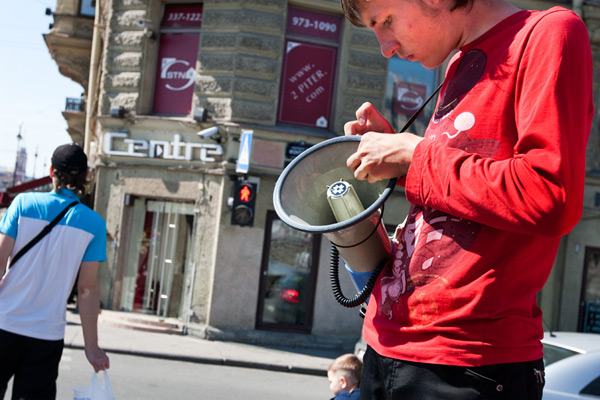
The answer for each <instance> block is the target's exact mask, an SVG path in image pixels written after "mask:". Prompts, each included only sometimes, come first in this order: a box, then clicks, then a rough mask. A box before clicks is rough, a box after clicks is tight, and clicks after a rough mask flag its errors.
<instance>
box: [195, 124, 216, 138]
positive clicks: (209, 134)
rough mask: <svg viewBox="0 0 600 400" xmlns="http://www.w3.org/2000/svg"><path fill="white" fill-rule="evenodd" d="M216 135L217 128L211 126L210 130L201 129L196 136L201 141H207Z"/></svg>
mask: <svg viewBox="0 0 600 400" xmlns="http://www.w3.org/2000/svg"><path fill="white" fill-rule="evenodd" d="M217 133H219V128H218V127H217V126H213V127H211V128H206V129H202V130H201V131H199V132H198V136H200V137H201V138H203V139H208V138H210V137H212V136H213V135H215V134H217Z"/></svg>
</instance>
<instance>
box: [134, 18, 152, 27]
mask: <svg viewBox="0 0 600 400" xmlns="http://www.w3.org/2000/svg"><path fill="white" fill-rule="evenodd" d="M135 24H136V25H137V26H138V27H140V28H150V27H151V26H152V21H150V20H147V19H140V20H137V21H136V23H135Z"/></svg>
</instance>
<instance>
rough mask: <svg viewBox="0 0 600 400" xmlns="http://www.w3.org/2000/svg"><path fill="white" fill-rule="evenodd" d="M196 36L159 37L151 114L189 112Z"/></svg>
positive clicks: (170, 35)
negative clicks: (157, 62)
mask: <svg viewBox="0 0 600 400" xmlns="http://www.w3.org/2000/svg"><path fill="white" fill-rule="evenodd" d="M199 40H200V35H199V34H197V33H192V34H177V33H173V34H163V35H161V38H160V50H159V55H158V60H159V65H158V70H157V75H156V86H155V91H154V108H153V110H154V113H157V114H174V115H187V114H189V113H190V110H191V108H192V96H193V94H194V78H195V76H196V59H197V57H198V43H199Z"/></svg>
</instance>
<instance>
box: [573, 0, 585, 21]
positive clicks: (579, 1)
mask: <svg viewBox="0 0 600 400" xmlns="http://www.w3.org/2000/svg"><path fill="white" fill-rule="evenodd" d="M572 5H573V12H574V13H575V14H577V15H579V17H581V18H583V0H572Z"/></svg>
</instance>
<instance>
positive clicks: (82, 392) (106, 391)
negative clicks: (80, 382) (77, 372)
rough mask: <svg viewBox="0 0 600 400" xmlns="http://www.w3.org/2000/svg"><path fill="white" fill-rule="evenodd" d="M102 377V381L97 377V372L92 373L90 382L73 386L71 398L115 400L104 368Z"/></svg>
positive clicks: (78, 399) (76, 399)
mask: <svg viewBox="0 0 600 400" xmlns="http://www.w3.org/2000/svg"><path fill="white" fill-rule="evenodd" d="M102 372H104V374H103V377H102V381H103V383H102V382H100V380H99V379H98V374H96V373H94V374H93V375H92V382H91V383H90V385H89V386H80V387H74V388H73V400H115V397H114V396H113V392H112V388H111V386H110V379H108V372H106V370H104V371H102Z"/></svg>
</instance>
